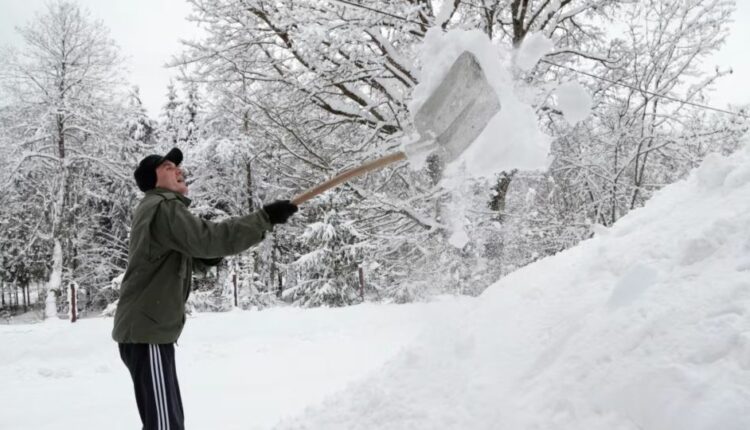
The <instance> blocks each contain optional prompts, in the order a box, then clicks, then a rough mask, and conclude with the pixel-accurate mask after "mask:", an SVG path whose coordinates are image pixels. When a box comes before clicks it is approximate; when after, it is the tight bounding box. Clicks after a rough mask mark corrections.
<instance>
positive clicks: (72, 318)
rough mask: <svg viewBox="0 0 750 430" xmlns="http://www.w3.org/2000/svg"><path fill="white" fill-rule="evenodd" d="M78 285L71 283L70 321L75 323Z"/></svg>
mask: <svg viewBox="0 0 750 430" xmlns="http://www.w3.org/2000/svg"><path fill="white" fill-rule="evenodd" d="M76 307H77V306H76V285H75V284H72V283H71V284H70V322H72V323H74V322H76V319H77V315H76V311H77V309H76Z"/></svg>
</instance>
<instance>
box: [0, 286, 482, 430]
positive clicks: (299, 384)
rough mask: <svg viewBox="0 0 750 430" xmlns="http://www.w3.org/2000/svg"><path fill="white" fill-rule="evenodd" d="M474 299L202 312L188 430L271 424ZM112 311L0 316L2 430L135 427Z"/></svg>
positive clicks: (191, 356)
mask: <svg viewBox="0 0 750 430" xmlns="http://www.w3.org/2000/svg"><path fill="white" fill-rule="evenodd" d="M469 302H470V300H461V301H455V300H442V301H436V302H434V303H431V304H412V305H402V306H395V305H394V306H377V305H360V306H353V307H349V308H344V309H311V310H302V309H297V308H278V309H270V310H265V311H262V312H241V311H240V312H231V313H225V314H200V315H197V316H196V317H194V318H190V319H189V320H188V322H187V326H186V328H185V331H184V333H183V336H182V337H181V339H180V341H179V346H177V367H178V376H179V378H180V388H181V390H182V395H183V403H184V406H185V409H186V422H187V425H188V426H189V428H193V429H245V430H247V429H268V428H272V427H273V425H274V424H275V423H277V422H278V421H279V419H281V418H284V417H288V416H292V415H295V414H298V413H300V412H302V411H303V410H304V408H305V407H307V406H309V405H314V404H317V403H320V402H321V401H322V400H323V399H324V398H326V397H327V396H330V395H332V394H334V393H335V392H337V391H340V390H342V389H344V388H345V387H346V385H347V384H348V383H350V382H352V381H355V380H359V379H362V378H364V377H365V376H366V375H368V374H372V373H373V372H375V371H376V369H377V368H378V367H380V366H381V365H382V364H383V363H384V362H385V361H387V360H388V359H389V358H391V357H393V356H394V355H396V353H397V352H398V351H399V350H400V349H401V348H403V347H404V346H405V345H407V344H409V343H411V342H412V341H413V340H414V338H415V337H416V336H417V335H418V333H420V332H421V331H423V330H424V329H425V327H427V326H428V325H431V324H433V323H434V321H435V320H439V319H441V318H442V317H443V315H445V314H449V313H453V312H454V311H455V309H456V308H457V306H458V307H461V306H465V305H466V304H467V303H469ZM111 329H112V319H111V318H90V319H84V320H80V321H78V322H76V323H75V324H70V323H68V322H65V321H62V320H60V321H56V322H53V323H49V322H47V323H43V324H31V325H17V324H16V325H3V326H0V345H3V347H2V348H1V349H0V429H2V430H26V429H35V430H36V429H113V430H114V429H134V428H139V425H140V420H139V418H138V412H137V409H136V405H135V397H134V395H133V393H132V385H131V383H130V379H129V375H128V373H127V369H126V368H125V366H124V365H123V364H122V362H121V361H120V358H119V355H118V352H117V344H115V343H114V342H113V341H112V340H111V339H110V331H111Z"/></svg>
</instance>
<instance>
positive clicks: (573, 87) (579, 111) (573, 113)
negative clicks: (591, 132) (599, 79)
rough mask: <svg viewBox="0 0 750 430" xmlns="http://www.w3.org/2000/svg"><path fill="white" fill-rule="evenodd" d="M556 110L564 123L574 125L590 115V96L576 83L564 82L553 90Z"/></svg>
mask: <svg viewBox="0 0 750 430" xmlns="http://www.w3.org/2000/svg"><path fill="white" fill-rule="evenodd" d="M555 98H556V99H557V108H558V109H560V111H561V112H562V113H563V117H565V121H567V122H568V124H570V125H576V124H577V123H579V122H581V121H583V120H584V119H586V118H588V116H589V115H591V106H592V101H591V96H590V95H589V92H588V91H587V90H586V88H584V87H583V85H581V84H579V83H578V82H574V81H571V82H566V83H564V84H562V85H560V86H559V87H557V89H556V90H555Z"/></svg>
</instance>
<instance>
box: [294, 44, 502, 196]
mask: <svg viewBox="0 0 750 430" xmlns="http://www.w3.org/2000/svg"><path fill="white" fill-rule="evenodd" d="M498 111H500V102H499V101H498V99H497V96H496V95H495V90H493V89H492V87H491V86H490V84H489V83H488V82H487V78H485V76H484V73H483V72H482V68H481V67H480V66H479V62H478V61H477V59H476V57H474V55H473V54H471V53H470V52H468V51H465V52H464V53H462V54H461V55H460V56H459V57H458V59H457V60H456V61H455V62H454V63H453V65H452V66H451V68H450V70H449V71H448V74H446V76H445V78H443V80H442V81H441V82H440V85H438V87H437V89H435V91H434V92H433V93H432V94H431V95H430V97H429V98H428V99H427V101H425V103H424V104H423V105H422V106H421V107H420V108H419V110H418V111H417V113H416V115H414V126H415V127H416V129H417V131H418V132H419V140H418V141H417V142H415V143H412V144H409V145H406V146H405V147H404V150H403V151H398V152H395V153H393V154H389V155H385V156H383V157H380V158H378V159H376V160H372V161H369V162H367V163H365V164H363V165H361V166H359V167H356V168H353V169H350V170H346V171H344V172H342V173H341V174H339V175H337V176H335V177H333V178H331V179H329V180H327V181H325V182H323V183H322V184H320V185H317V186H315V187H313V188H310V189H309V190H307V191H305V192H304V193H302V194H299V195H297V196H295V197H294V198H293V199H292V203H294V204H295V205H300V204H302V203H304V202H306V201H308V200H310V199H311V198H313V197H315V196H317V195H318V194H322V193H323V192H325V191H327V190H329V189H331V188H333V187H335V186H337V185H339V184H341V183H344V182H346V181H348V180H350V179H352V178H356V177H357V176H360V175H363V174H365V173H367V172H370V171H373V170H378V169H381V168H383V167H385V166H387V165H389V164H391V163H395V162H396V161H400V160H405V159H407V158H408V157H410V156H416V155H419V154H425V153H427V152H431V151H439V152H440V154H441V155H442V156H443V159H444V160H445V161H446V162H450V161H453V160H455V159H456V158H458V156H459V155H461V153H462V152H464V151H465V150H466V148H468V147H469V145H471V142H473V141H474V139H476V138H477V137H478V136H479V134H480V133H481V132H482V130H484V128H485V127H486V126H487V123H488V122H489V121H490V119H492V117H493V116H495V114H496V113H497V112H498Z"/></svg>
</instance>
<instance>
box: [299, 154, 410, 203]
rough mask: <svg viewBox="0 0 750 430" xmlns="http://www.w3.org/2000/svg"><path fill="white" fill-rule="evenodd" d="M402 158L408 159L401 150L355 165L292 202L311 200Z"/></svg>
mask: <svg viewBox="0 0 750 430" xmlns="http://www.w3.org/2000/svg"><path fill="white" fill-rule="evenodd" d="M400 160H406V153H405V152H401V151H399V152H395V153H393V154H390V155H386V156H384V157H380V158H378V159H376V160H372V161H368V162H367V163H365V164H363V165H361V166H359V167H355V168H353V169H349V170H346V171H344V172H342V173H341V174H339V175H336V176H334V177H333V178H331V179H329V180H327V181H325V182H323V183H322V184H320V185H316V186H315V187H313V188H310V189H309V190H307V191H305V192H304V193H302V194H299V195H297V196H295V197H294V198H293V199H292V203H294V204H295V205H297V206H299V205H301V204H302V203H304V202H306V201H308V200H310V199H311V198H313V197H315V196H317V195H318V194H322V193H324V192H326V191H328V190H329V189H331V188H333V187H335V186H337V185H339V184H342V183H344V182H346V181H348V180H350V179H352V178H356V177H357V176H361V175H364V174H365V173H367V172H370V171H373V170H378V169H380V168H383V167H385V166H387V165H389V164H391V163H395V162H396V161H400Z"/></svg>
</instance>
